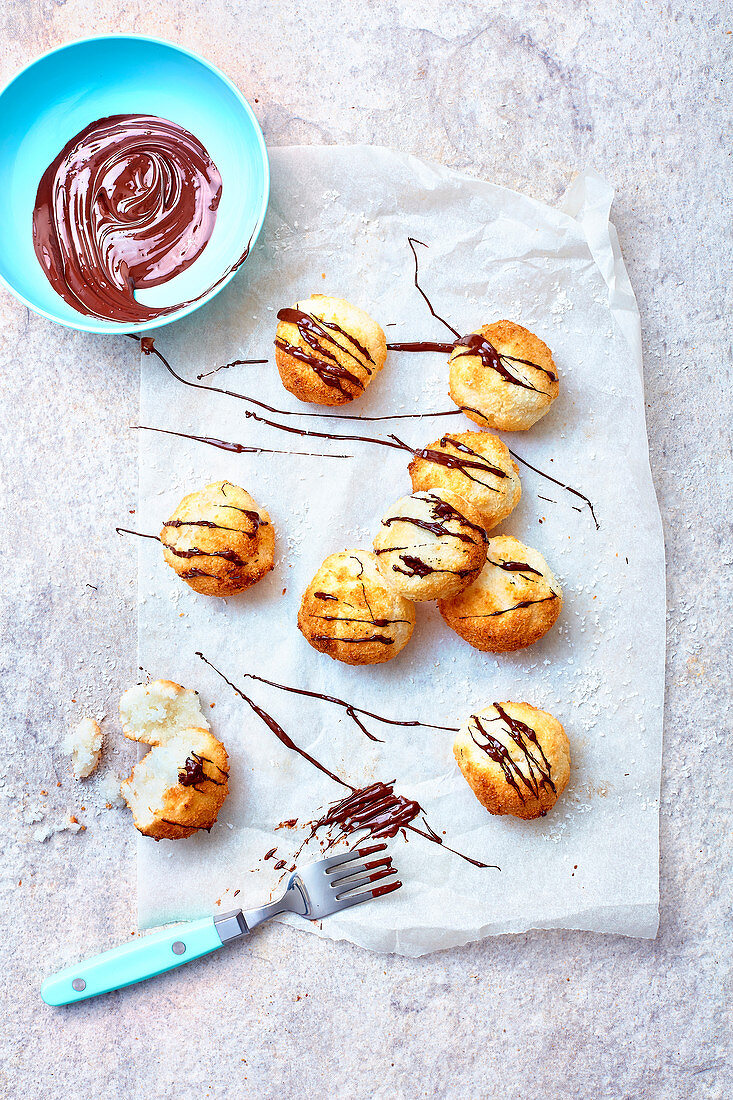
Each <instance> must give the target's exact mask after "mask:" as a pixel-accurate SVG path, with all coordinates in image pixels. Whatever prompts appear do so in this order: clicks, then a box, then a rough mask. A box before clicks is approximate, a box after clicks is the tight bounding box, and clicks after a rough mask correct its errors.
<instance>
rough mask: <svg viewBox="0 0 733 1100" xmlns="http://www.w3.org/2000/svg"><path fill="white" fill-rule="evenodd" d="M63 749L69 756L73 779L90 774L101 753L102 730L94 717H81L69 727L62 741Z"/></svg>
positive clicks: (84, 777) (83, 777) (82, 777)
mask: <svg viewBox="0 0 733 1100" xmlns="http://www.w3.org/2000/svg"><path fill="white" fill-rule="evenodd" d="M63 750H64V752H65V753H66V755H67V756H70V757H71V770H72V771H73V773H74V778H75V779H86V778H87V777H88V776H90V775H91V774H92V772H93V771H94V769H95V768H96V766H97V764H98V763H99V758H100V757H101V755H102V731H101V729H100V728H99V723H98V722H97V721H96V720H95V719H94V718H82V720H81V721H80V722H78V723H77V724H76V725H75V726H74V728H73V729H70V730H69V732H68V733H67V734H66V737H65V738H64V741H63Z"/></svg>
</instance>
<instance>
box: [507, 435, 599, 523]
mask: <svg viewBox="0 0 733 1100" xmlns="http://www.w3.org/2000/svg"><path fill="white" fill-rule="evenodd" d="M507 449H508V451H509V454H510V455H511V456H512V458H516V460H517V462H521V463H522V465H523V466H527V467H528V468H529V469H530V470H534V472H535V473H536V474H539V475H540V477H544V478H546V479H547V480H548V481H551V482H552V483H553V485H559V487H560V488H561V489H565V491H566V492H568V493H572V494H573V496H574V497H578V498H579V499H580V500H582V501H583V502H584V503H585V504H587V506H588V507H589V508H590V514H591V515H592V517H593V522H594V523H595V525H596V531H600V529H601V525H600V523H599V522H598V520H597V518H596V513H595V510H594V508H593V505H592V504H591V502H590V500H589V499H588V497H587V496H586V495H585V493H581V492H580V490H579V489H573V487H572V486H571V485H566V484H565V483H564V482H563V481H558V480H557V478H556V477H552V476H551V474H546V473H545V472H544V471H543V470H539V469H538V468H537V467H536V466H533V465H532V463H531V462H527V459H526V458H522V456H521V455H518V454H517V453H516V451H513V450H512V449H511V447H509V448H507Z"/></svg>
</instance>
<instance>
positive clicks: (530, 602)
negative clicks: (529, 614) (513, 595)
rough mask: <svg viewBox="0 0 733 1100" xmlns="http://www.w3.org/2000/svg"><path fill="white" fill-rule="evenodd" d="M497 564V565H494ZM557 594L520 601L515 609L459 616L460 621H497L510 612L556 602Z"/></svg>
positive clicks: (514, 606)
mask: <svg viewBox="0 0 733 1100" xmlns="http://www.w3.org/2000/svg"><path fill="white" fill-rule="evenodd" d="M494 564H496V563H494ZM556 599H557V592H553V593H552V595H551V596H543V597H542V599H541V600H520V601H519V603H515V604H514V605H513V607H505V608H504V610H503V611H487V612H486V613H485V614H484V615H459V616H458V618H459V619H495V618H497V617H498V616H499V615H508V614H509V612H510V611H520V610H521V609H522V608H523V607H532V605H533V604H536V603H547V602H548V600H556Z"/></svg>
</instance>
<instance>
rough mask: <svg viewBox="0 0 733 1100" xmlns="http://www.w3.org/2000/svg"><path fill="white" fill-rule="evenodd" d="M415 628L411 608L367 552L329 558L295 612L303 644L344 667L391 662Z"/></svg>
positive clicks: (348, 552) (413, 610)
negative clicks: (303, 640)
mask: <svg viewBox="0 0 733 1100" xmlns="http://www.w3.org/2000/svg"><path fill="white" fill-rule="evenodd" d="M414 626H415V607H414V605H413V604H412V603H410V601H409V600H406V599H404V597H403V596H400V594H399V593H398V592H396V591H395V590H394V589H393V588H390V587H389V586H388V585H386V584H385V582H384V577H383V576H382V574H381V573H380V571H379V566H378V564H377V558H376V556H375V555H374V554H372V553H371V552H370V551H369V550H344V551H343V552H342V553H340V554H331V555H330V556H329V557H327V558H326V560H325V561H324V562H323V564H322V565H321V567H320V569H319V570H318V572H317V573H316V575H315V577H314V578H313V580H312V581H311V583H310V584H309V585H308V587H307V589H306V591H305V594H304V595H303V599H302V602H301V605H300V611H299V612H298V628H299V629H300V631H301V633H302V634H303V637H304V638H305V639H306V641H307V642H308V643H309V644H310V645H312V646H313V648H314V649H317V650H319V651H320V652H321V653H327V654H328V656H329V657H333V658H334V659H335V660H337V661H343V662H344V663H345V664H347V665H375V664H380V663H381V662H382V661H390V660H391V659H392V658H393V657H396V656H397V654H398V653H400V651H401V650H403V649H404V648H405V646H406V645H407V643H408V642H409V640H410V637H411V636H412V631H413V629H414Z"/></svg>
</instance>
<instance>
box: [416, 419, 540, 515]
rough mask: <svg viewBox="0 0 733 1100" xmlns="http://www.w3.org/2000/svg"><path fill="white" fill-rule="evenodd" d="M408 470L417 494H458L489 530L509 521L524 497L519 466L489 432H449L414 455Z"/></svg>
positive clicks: (499, 441)
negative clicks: (509, 517) (476, 512)
mask: <svg viewBox="0 0 733 1100" xmlns="http://www.w3.org/2000/svg"><path fill="white" fill-rule="evenodd" d="M409 471H410V477H411V479H412V488H413V490H414V491H415V492H420V491H422V490H425V489H441V490H442V489H447V490H448V491H449V492H451V493H456V494H457V496H459V497H461V498H462V499H463V500H465V501H467V502H468V503H469V504H471V505H473V507H474V508H476V509H477V511H479V512H480V513H481V516H482V519H483V524H484V527H485V529H486V530H487V531H490V530H491V529H492V528H493V527H496V525H497V523H501V521H502V520H503V519H506V517H507V516H508V515H509V513H510V512H512V511H513V510H514V509H515V508H516V506H517V504H518V503H519V498H520V497H521V495H522V486H521V483H520V480H519V467H518V466H517V464H516V462H515V461H514V459H513V458H512V456H511V455H510V454H509V449H508V448H507V447H506V445H505V444H504V443H502V441H501V440H500V439H499V437H498V436H495V435H491V434H490V433H489V432H476V431H472V432H451V433H446V434H445V435H444V436H442V437H441V438H440V439H438V440H436V442H435V443H429V444H428V446H427V447H423V448H422V449H421V450H419V451H416V452H415V457H414V458H413V460H412V462H411V463H410V466H409Z"/></svg>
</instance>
